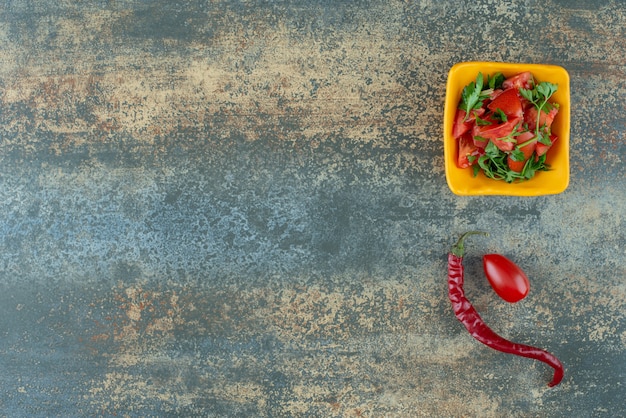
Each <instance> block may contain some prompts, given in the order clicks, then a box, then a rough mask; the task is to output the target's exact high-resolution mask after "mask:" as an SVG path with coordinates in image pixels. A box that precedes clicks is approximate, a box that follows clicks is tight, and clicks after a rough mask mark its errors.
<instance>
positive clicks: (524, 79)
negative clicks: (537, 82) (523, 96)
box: [502, 71, 534, 90]
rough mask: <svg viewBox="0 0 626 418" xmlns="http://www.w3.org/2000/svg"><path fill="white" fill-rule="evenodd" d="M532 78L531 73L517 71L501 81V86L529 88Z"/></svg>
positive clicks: (517, 88) (531, 84)
mask: <svg viewBox="0 0 626 418" xmlns="http://www.w3.org/2000/svg"><path fill="white" fill-rule="evenodd" d="M533 84H534V80H533V75H532V74H531V73H530V72H528V71H526V72H523V73H519V74H517V75H514V76H513V77H509V78H507V79H506V80H504V82H503V83H502V87H504V88H505V89H510V88H515V89H516V90H519V88H520V87H521V88H524V89H530V88H532V87H533Z"/></svg>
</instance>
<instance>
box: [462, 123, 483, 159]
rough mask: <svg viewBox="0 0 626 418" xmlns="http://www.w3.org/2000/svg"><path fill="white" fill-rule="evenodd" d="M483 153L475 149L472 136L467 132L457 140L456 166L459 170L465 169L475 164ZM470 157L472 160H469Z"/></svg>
mask: <svg viewBox="0 0 626 418" xmlns="http://www.w3.org/2000/svg"><path fill="white" fill-rule="evenodd" d="M482 153H483V151H482V150H481V149H479V148H477V147H476V146H475V145H474V143H473V141H472V135H471V134H470V133H469V132H468V133H466V134H464V135H462V136H461V137H460V138H459V155H458V158H457V165H458V167H459V168H467V167H469V166H471V165H473V164H475V163H476V161H477V159H478V157H479V156H480V155H482ZM470 157H472V158H470Z"/></svg>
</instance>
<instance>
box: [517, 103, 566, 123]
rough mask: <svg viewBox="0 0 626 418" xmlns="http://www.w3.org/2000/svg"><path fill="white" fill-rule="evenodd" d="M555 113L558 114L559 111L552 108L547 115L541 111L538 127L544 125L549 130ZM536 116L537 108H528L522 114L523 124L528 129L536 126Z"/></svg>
mask: <svg viewBox="0 0 626 418" xmlns="http://www.w3.org/2000/svg"><path fill="white" fill-rule="evenodd" d="M557 113H559V109H558V108H557V107H553V108H552V109H550V111H549V112H547V113H546V112H544V111H543V110H542V111H541V114H540V115H539V127H542V126H544V125H545V126H547V127H548V128H549V127H550V126H552V122H554V118H555V117H556V115H557ZM538 114H539V112H538V111H537V108H536V107H535V106H530V107H529V108H528V109H526V112H524V122H526V123H527V124H528V126H530V127H534V126H537V115H538Z"/></svg>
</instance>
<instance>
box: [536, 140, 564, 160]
mask: <svg viewBox="0 0 626 418" xmlns="http://www.w3.org/2000/svg"><path fill="white" fill-rule="evenodd" d="M557 139H559V137H558V136H556V135H550V142H552V145H554V143H555V142H556V140H557ZM552 145H546V144H542V143H541V142H537V147H536V148H535V154H536V155H537V157H541V156H542V155H543V154H545V153H546V152H548V150H549V149H550V148H551V147H552Z"/></svg>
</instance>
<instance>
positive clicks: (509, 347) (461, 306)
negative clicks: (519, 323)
mask: <svg viewBox="0 0 626 418" xmlns="http://www.w3.org/2000/svg"><path fill="white" fill-rule="evenodd" d="M475 234H482V235H487V234H486V233H484V232H477V231H470V232H466V233H465V234H463V235H461V238H459V241H458V242H457V244H456V245H455V246H454V247H452V249H451V250H450V253H449V254H448V296H449V297H450V302H452V309H453V310H454V314H455V315H456V317H457V319H458V320H459V321H460V322H461V323H462V324H463V325H464V326H465V328H466V329H467V331H468V332H469V333H470V335H471V336H472V337H474V338H475V339H477V340H478V341H480V342H481V343H483V344H485V345H486V346H488V347H491V348H493V349H494V350H498V351H502V352H503V353H509V354H515V355H517V356H521V357H527V358H532V359H535V360H539V361H542V362H544V363H546V364H547V365H549V366H551V367H552V368H553V369H554V376H553V377H552V381H551V382H550V383H548V386H550V387H553V386H556V385H558V384H559V383H560V382H561V380H562V379H563V374H564V370H563V364H561V362H560V361H559V359H558V358H556V356H554V355H553V354H551V353H549V352H547V351H545V350H543V349H541V348H537V347H532V346H530V345H525V344H518V343H514V342H512V341H509V340H507V339H505V338H503V337H501V336H499V335H498V334H496V333H495V332H494V331H493V330H492V329H491V328H489V327H488V326H487V325H486V324H485V322H484V321H483V319H482V318H481V317H480V315H478V312H477V311H476V309H474V307H473V306H472V304H471V303H470V301H469V300H467V298H466V297H465V291H464V290H463V280H464V278H463V276H464V269H463V256H464V255H465V248H464V241H465V238H466V237H467V236H468V235H475Z"/></svg>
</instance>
